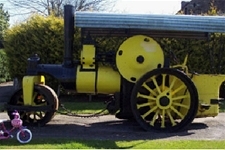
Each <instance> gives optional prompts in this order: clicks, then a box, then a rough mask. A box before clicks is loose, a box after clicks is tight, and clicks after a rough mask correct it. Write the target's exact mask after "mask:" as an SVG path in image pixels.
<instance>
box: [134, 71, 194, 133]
mask: <svg viewBox="0 0 225 150" xmlns="http://www.w3.org/2000/svg"><path fill="white" fill-rule="evenodd" d="M131 107H132V112H133V115H134V117H135V119H136V121H137V122H138V123H139V124H140V126H141V127H142V128H143V129H145V130H152V129H156V130H162V131H169V132H170V131H177V130H180V129H183V128H185V127H187V126H188V125H189V124H190V123H191V122H192V121H193V119H194V118H195V116H196V113H197V109H198V92H197V89H196V87H195V85H194V84H193V82H192V81H191V79H190V78H189V77H188V76H187V75H185V74H184V73H183V72H181V71H179V70H176V69H171V68H161V69H154V70H152V71H150V72H148V73H146V74H145V75H143V76H142V77H141V78H140V79H139V80H138V81H137V82H136V84H135V86H134V88H133V91H132V96H131Z"/></svg>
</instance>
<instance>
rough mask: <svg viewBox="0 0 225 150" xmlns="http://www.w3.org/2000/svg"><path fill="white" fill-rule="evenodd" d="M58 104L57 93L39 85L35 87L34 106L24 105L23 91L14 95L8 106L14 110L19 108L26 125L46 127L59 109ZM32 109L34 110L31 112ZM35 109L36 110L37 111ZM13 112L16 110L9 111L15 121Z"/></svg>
mask: <svg viewBox="0 0 225 150" xmlns="http://www.w3.org/2000/svg"><path fill="white" fill-rule="evenodd" d="M58 103H59V102H58V98H57V95H56V93H55V92H54V91H53V90H52V89H51V88H50V87H48V86H46V85H41V84H39V85H35V86H34V92H33V100H32V106H25V105H24V100H23V90H22V89H19V90H18V91H16V92H15V93H14V94H13V95H12V97H11V98H10V100H9V102H8V105H9V106H11V107H12V108H18V111H19V113H20V118H21V119H22V120H23V124H24V125H27V126H44V125H45V124H47V123H48V122H49V121H50V120H51V119H52V118H53V116H54V115H55V112H56V110H57V109H58ZM30 107H31V108H32V110H29V108H30ZM20 108H21V109H20ZM26 108H27V109H26ZM34 108H36V110H35V109H34ZM41 108H47V109H41ZM13 111H14V110H11V109H9V110H8V115H9V117H10V119H13V116H12V112H13Z"/></svg>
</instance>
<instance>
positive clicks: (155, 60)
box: [116, 35, 164, 82]
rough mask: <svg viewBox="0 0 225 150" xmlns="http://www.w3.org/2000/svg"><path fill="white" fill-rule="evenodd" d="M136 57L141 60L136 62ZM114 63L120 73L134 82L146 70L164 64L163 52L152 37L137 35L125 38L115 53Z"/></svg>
mask: <svg viewBox="0 0 225 150" xmlns="http://www.w3.org/2000/svg"><path fill="white" fill-rule="evenodd" d="M138 57H142V58H143V60H144V61H143V62H141V63H140V62H138V61H137V59H138ZM116 65H117V68H118V69H119V72H120V74H121V75H122V76H123V77H124V78H125V79H127V80H128V81H130V82H136V81H137V80H138V79H139V78H140V77H141V76H142V75H144V74H145V73H146V72H148V71H150V70H153V69H155V68H158V67H163V65H164V54H163V50H162V49H161V47H160V45H159V44H158V43H157V42H156V41H155V40H154V39H152V38H150V37H148V36H143V35H137V36H133V37H130V38H129V39H127V40H125V41H124V42H123V43H122V44H121V46H120V47H119V49H118V51H117V54H116Z"/></svg>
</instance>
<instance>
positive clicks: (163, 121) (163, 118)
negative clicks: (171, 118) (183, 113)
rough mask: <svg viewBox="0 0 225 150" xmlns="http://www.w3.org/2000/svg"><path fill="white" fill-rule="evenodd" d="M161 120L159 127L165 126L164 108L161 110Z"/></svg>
mask: <svg viewBox="0 0 225 150" xmlns="http://www.w3.org/2000/svg"><path fill="white" fill-rule="evenodd" d="M161 119H162V122H161V128H165V109H163V110H162V117H161Z"/></svg>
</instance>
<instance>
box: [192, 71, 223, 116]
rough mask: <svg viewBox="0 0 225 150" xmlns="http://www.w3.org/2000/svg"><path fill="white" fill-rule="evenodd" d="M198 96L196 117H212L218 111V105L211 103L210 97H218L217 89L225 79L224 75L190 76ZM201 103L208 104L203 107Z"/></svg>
mask: <svg viewBox="0 0 225 150" xmlns="http://www.w3.org/2000/svg"><path fill="white" fill-rule="evenodd" d="M192 81H193V82H194V84H195V86H196V88H197V91H198V96H199V108H198V113H197V115H196V117H214V116H217V115H218V113H219V105H218V104H211V103H210V102H211V99H219V89H220V86H221V84H222V82H224V81H225V75H212V74H199V75H194V76H193V78H192ZM201 105H210V107H209V109H208V110H206V109H203V108H202V107H201Z"/></svg>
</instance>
